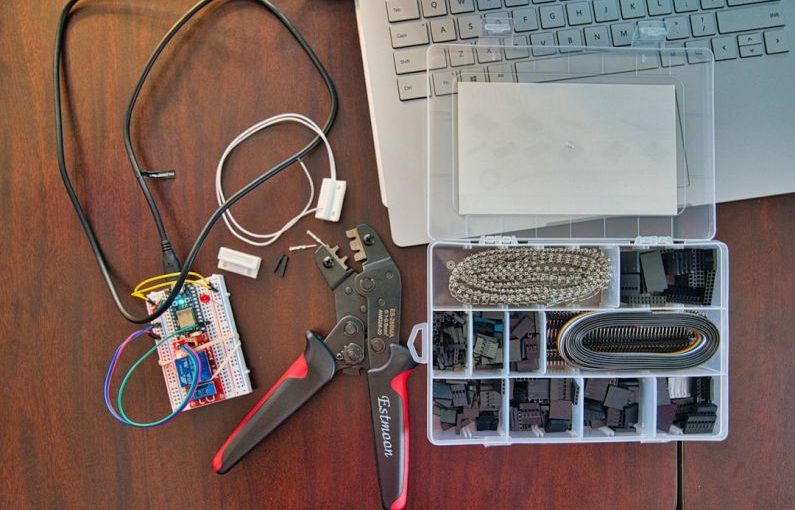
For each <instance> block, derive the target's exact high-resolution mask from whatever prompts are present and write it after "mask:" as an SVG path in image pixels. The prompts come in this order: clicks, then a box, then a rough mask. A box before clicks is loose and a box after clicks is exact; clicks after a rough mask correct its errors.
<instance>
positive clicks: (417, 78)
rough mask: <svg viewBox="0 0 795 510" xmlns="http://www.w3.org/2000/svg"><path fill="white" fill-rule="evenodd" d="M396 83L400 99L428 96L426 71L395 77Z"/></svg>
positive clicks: (406, 99)
mask: <svg viewBox="0 0 795 510" xmlns="http://www.w3.org/2000/svg"><path fill="white" fill-rule="evenodd" d="M397 84H398V94H399V95H400V100H401V101H408V100H410V99H419V98H423V97H428V79H427V75H426V73H420V74H414V75H411V76H400V77H399V78H398V79H397Z"/></svg>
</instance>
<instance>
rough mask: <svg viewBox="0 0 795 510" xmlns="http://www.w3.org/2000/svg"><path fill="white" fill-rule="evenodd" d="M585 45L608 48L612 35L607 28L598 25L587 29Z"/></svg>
mask: <svg viewBox="0 0 795 510" xmlns="http://www.w3.org/2000/svg"><path fill="white" fill-rule="evenodd" d="M585 45H586V46H596V47H606V46H610V33H609V32H608V30H607V27H606V26H603V25H597V26H595V27H586V28H585Z"/></svg>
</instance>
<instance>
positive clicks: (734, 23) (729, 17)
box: [717, 5, 784, 34]
mask: <svg viewBox="0 0 795 510" xmlns="http://www.w3.org/2000/svg"><path fill="white" fill-rule="evenodd" d="M717 14H718V32H720V33H721V34H727V33H731V32H742V31H743V30H758V29H760V28H771V27H780V26H782V25H783V24H784V13H783V12H782V11H781V8H780V7H779V6H778V5H760V6H758V7H748V8H745V9H732V10H728V11H722V12H718V13H717Z"/></svg>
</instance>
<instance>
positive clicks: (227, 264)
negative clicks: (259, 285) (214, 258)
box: [218, 246, 262, 278]
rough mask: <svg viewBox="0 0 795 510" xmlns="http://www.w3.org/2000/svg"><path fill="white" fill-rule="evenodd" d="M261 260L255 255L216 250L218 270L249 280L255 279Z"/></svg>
mask: <svg viewBox="0 0 795 510" xmlns="http://www.w3.org/2000/svg"><path fill="white" fill-rule="evenodd" d="M261 263H262V259H261V258H260V257H257V256H256V255H249V254H248V253H243V252H242V251H237V250H230V249H229V248H224V247H223V246H221V249H220V250H218V269H223V270H224V271H229V272H232V273H237V274H240V275H243V276H248V277H249V278H256V277H257V274H258V273H259V266H260V264H261Z"/></svg>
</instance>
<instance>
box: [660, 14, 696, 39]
mask: <svg viewBox="0 0 795 510" xmlns="http://www.w3.org/2000/svg"><path fill="white" fill-rule="evenodd" d="M665 28H667V29H668V40H669V41H674V40H676V39H687V38H688V37H690V24H689V23H688V21H687V17H686V16H674V17H672V18H665Z"/></svg>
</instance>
